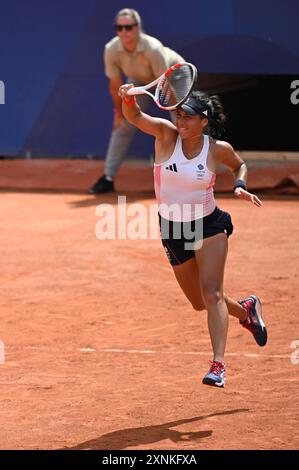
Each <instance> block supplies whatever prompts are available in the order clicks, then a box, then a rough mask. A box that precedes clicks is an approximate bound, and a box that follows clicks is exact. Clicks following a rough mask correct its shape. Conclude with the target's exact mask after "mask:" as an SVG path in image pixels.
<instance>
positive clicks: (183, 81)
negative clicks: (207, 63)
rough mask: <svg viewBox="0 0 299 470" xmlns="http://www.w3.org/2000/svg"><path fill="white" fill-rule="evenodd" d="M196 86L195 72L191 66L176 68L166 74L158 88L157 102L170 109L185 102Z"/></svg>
mask: <svg viewBox="0 0 299 470" xmlns="http://www.w3.org/2000/svg"><path fill="white" fill-rule="evenodd" d="M193 84H194V70H193V69H192V68H191V67H190V66H189V65H182V66H181V67H177V68H174V69H173V70H171V71H170V72H169V73H167V74H165V75H164V76H163V78H162V79H161V80H160V82H159V84H158V86H157V88H156V97H155V98H156V100H157V101H158V102H159V104H160V106H163V107H168V106H175V105H176V104H178V103H180V102H182V101H184V100H185V99H186V97H187V96H188V94H189V93H190V91H191V89H192V87H193Z"/></svg>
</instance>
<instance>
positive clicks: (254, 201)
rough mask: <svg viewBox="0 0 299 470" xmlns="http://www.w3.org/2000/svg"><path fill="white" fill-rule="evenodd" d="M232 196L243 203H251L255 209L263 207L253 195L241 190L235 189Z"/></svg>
mask: <svg viewBox="0 0 299 470" xmlns="http://www.w3.org/2000/svg"><path fill="white" fill-rule="evenodd" d="M234 194H235V196H237V197H238V198H240V199H244V201H249V202H252V204H254V205H255V206H257V207H261V206H262V205H263V204H262V201H261V200H260V199H259V198H258V197H257V196H256V195H255V194H251V193H249V192H248V191H245V189H243V188H236V189H235V192H234Z"/></svg>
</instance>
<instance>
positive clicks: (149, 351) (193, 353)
mask: <svg viewBox="0 0 299 470" xmlns="http://www.w3.org/2000/svg"><path fill="white" fill-rule="evenodd" d="M11 349H18V350H24V349H25V350H28V349H29V350H33V351H53V352H57V353H65V352H76V351H80V352H84V353H99V354H101V353H116V354H156V355H183V356H210V355H211V354H212V352H208V351H163V350H160V351H159V350H153V349H117V348H103V349H95V348H90V347H87V348H78V349H75V348H66V349H63V350H62V349H59V348H52V347H46V346H40V347H38V346H24V347H17V348H15V347H14V346H7V347H6V351H7V350H8V351H9V350H11ZM225 356H230V357H251V358H256V357H268V358H275V359H288V358H290V357H292V356H291V355H290V354H253V353H230V352H227V353H225Z"/></svg>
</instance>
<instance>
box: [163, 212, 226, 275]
mask: <svg viewBox="0 0 299 470" xmlns="http://www.w3.org/2000/svg"><path fill="white" fill-rule="evenodd" d="M159 224H160V233H161V240H162V244H163V246H164V249H165V251H166V254H167V257H168V259H169V262H170V264H172V265H173V266H177V265H179V264H182V263H185V261H188V260H189V259H191V258H194V257H195V252H194V249H192V248H194V246H193V245H194V242H195V241H201V240H203V239H205V238H209V237H213V236H214V235H217V234H218V233H226V235H227V237H229V236H230V235H231V234H232V233H233V230H234V227H233V224H232V220H231V216H230V214H229V213H228V212H224V211H222V210H220V209H219V208H218V207H216V209H215V210H214V212H212V214H209V215H207V216H206V217H203V218H202V219H198V220H193V221H191V222H172V221H169V220H166V219H164V218H163V217H161V215H160V214H159ZM165 227H166V229H165Z"/></svg>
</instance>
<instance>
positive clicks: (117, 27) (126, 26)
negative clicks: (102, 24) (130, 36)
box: [114, 23, 137, 31]
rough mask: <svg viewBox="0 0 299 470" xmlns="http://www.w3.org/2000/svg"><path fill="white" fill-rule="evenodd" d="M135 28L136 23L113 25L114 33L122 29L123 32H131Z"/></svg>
mask: <svg viewBox="0 0 299 470" xmlns="http://www.w3.org/2000/svg"><path fill="white" fill-rule="evenodd" d="M135 26H137V23H134V24H116V25H114V27H115V30H116V31H122V30H123V29H124V30H125V31H132V29H133V28H135Z"/></svg>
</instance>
